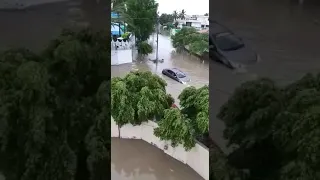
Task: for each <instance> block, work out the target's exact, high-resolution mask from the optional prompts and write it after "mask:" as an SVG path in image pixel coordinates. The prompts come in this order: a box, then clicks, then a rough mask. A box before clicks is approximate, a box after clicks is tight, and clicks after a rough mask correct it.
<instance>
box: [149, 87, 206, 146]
mask: <svg viewBox="0 0 320 180" xmlns="http://www.w3.org/2000/svg"><path fill="white" fill-rule="evenodd" d="M178 98H179V100H180V105H181V107H182V109H181V110H180V109H178V108H171V109H166V110H165V111H164V117H163V118H162V119H161V120H160V121H159V123H158V125H159V127H158V128H156V129H155V131H154V134H155V136H157V137H159V138H160V139H162V140H170V141H171V142H172V145H173V146H177V145H179V144H182V145H183V146H184V148H185V149H186V150H187V151H188V150H190V149H191V148H193V147H194V145H195V140H196V138H197V137H199V136H202V135H204V134H206V133H208V131H209V87H208V86H204V87H202V88H199V89H196V88H195V87H188V88H185V89H184V90H183V91H182V93H181V94H180V95H179V97H178Z"/></svg>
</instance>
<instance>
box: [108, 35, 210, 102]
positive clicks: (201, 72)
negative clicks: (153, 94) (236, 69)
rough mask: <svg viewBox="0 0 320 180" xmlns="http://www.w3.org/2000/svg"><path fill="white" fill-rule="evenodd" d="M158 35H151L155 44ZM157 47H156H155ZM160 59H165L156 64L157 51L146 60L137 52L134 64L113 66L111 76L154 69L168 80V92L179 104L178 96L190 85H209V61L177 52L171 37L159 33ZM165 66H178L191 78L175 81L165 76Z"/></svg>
mask: <svg viewBox="0 0 320 180" xmlns="http://www.w3.org/2000/svg"><path fill="white" fill-rule="evenodd" d="M155 36H156V35H153V36H151V37H150V42H153V44H154V45H155V44H156V43H155V40H156V37H155ZM154 49H156V48H154ZM158 53H159V59H163V60H164V61H163V63H160V62H159V63H158V65H157V64H155V63H154V62H153V61H150V60H154V59H155V57H156V54H155V52H154V53H153V54H150V55H149V56H148V57H145V58H144V60H137V57H136V54H135V55H134V62H133V63H132V64H124V65H119V66H112V67H111V76H113V77H115V76H120V77H123V76H124V75H126V74H127V73H128V72H130V71H131V70H144V71H152V72H153V73H156V74H158V75H159V76H160V77H162V78H163V79H164V80H166V82H167V84H168V85H167V93H170V94H171V95H172V96H173V97H174V98H175V99H176V102H177V104H178V103H179V102H178V99H177V98H178V96H179V94H180V93H181V91H182V90H183V89H184V88H186V87H188V86H195V87H202V86H204V85H209V62H208V61H202V60H200V59H198V58H196V57H194V56H191V55H189V54H186V53H176V52H175V50H174V48H173V47H172V45H171V40H170V37H168V36H164V35H159V51H158ZM164 68H178V69H180V70H181V71H183V72H185V73H186V75H187V76H188V77H189V78H190V79H191V81H190V82H188V83H187V84H181V83H179V82H177V81H174V80H172V79H170V78H168V77H167V76H163V75H162V73H161V71H162V70H163V69H164Z"/></svg>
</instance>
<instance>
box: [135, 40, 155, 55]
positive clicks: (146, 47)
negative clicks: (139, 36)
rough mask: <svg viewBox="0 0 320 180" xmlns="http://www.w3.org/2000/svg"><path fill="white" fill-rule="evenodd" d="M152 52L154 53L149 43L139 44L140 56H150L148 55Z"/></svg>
mask: <svg viewBox="0 0 320 180" xmlns="http://www.w3.org/2000/svg"><path fill="white" fill-rule="evenodd" d="M152 51H153V48H152V46H151V45H150V44H149V43H148V42H146V41H143V42H141V43H139V44H138V53H139V54H141V55H148V54H150V53H152Z"/></svg>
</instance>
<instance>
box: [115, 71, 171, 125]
mask: <svg viewBox="0 0 320 180" xmlns="http://www.w3.org/2000/svg"><path fill="white" fill-rule="evenodd" d="M166 85H167V84H166V82H165V81H164V80H163V79H161V78H160V77H159V76H157V75H154V74H152V73H151V72H141V71H136V72H130V73H129V74H128V75H126V76H125V77H124V78H118V77H117V78H113V79H112V82H111V92H112V93H111V110H112V111H111V112H112V117H113V118H114V119H115V121H116V123H117V124H118V125H120V126H122V125H124V124H127V123H131V124H133V125H140V124H141V123H142V122H145V121H148V120H152V119H154V118H155V117H162V116H163V113H164V110H165V109H168V108H169V107H170V106H171V104H170V100H169V99H170V96H169V95H167V94H166V90H165V86H166Z"/></svg>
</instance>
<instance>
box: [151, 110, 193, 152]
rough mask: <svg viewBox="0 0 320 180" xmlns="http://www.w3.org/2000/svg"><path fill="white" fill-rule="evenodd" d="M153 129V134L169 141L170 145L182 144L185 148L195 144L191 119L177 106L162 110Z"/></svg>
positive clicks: (188, 148) (187, 148)
mask: <svg viewBox="0 0 320 180" xmlns="http://www.w3.org/2000/svg"><path fill="white" fill-rule="evenodd" d="M158 125H159V126H158V127H157V128H155V129H154V135H155V136H157V137H159V138H160V139H161V140H166V141H171V145H172V146H173V147H176V146H177V145H180V144H181V145H183V146H184V148H185V149H186V150H190V149H191V148H193V147H194V146H195V137H196V136H195V130H194V128H193V126H192V122H191V119H189V118H188V117H187V116H186V115H185V114H182V113H181V111H180V110H179V109H178V108H170V109H166V110H165V111H164V117H163V118H162V119H161V121H159V122H158Z"/></svg>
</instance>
